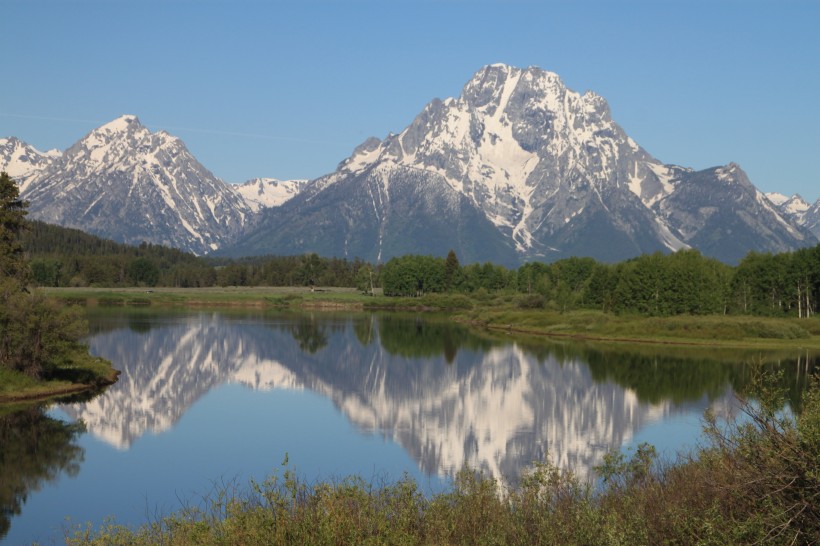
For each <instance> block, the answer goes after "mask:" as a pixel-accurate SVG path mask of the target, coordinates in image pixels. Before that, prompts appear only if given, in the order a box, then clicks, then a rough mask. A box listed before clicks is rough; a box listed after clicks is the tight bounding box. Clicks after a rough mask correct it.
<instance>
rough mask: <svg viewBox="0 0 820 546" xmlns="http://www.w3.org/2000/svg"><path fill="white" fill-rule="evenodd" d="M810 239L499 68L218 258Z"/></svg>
mask: <svg viewBox="0 0 820 546" xmlns="http://www.w3.org/2000/svg"><path fill="white" fill-rule="evenodd" d="M714 196H720V197H719V199H718V201H719V202H720V204H719V206H718V207H717V208H718V209H719V213H717V214H716V213H715V211H712V210H711V209H710V207H712V208H714ZM704 213H708V214H707V216H704V217H703V219H704V220H708V221H706V222H705V223H704V225H702V226H701V225H700V220H699V219H700V218H701V217H702V215H703V214H704ZM442 239H444V240H442ZM814 242H816V239H814V237H813V236H811V235H810V234H808V233H807V232H806V231H805V230H801V229H800V228H799V227H797V226H795V225H793V224H792V223H790V221H788V220H786V219H784V218H782V216H781V215H780V213H779V211H777V209H776V208H775V207H773V206H772V204H771V203H770V202H769V201H768V200H767V199H766V198H765V197H764V196H762V194H760V193H759V192H757V190H756V189H754V187H753V186H752V185H751V183H750V182H749V181H748V179H747V178H746V177H745V175H744V174H743V173H742V171H740V169H739V168H737V167H736V166H733V165H729V166H728V167H723V168H715V169H707V170H704V171H699V172H694V171H692V170H691V169H684V168H681V167H676V166H671V165H664V164H662V163H661V162H660V161H658V160H657V159H655V158H653V157H652V156H650V155H649V154H648V153H647V152H646V151H645V150H644V149H643V148H641V147H640V146H638V145H637V143H635V142H634V141H633V140H632V139H631V138H629V137H628V136H627V135H626V133H625V132H624V131H623V129H621V128H620V127H619V126H618V125H617V124H616V123H615V122H614V121H613V120H612V119H611V116H610V112H609V107H608V105H607V103H606V101H605V100H604V99H603V98H601V97H600V96H598V95H596V94H594V93H592V92H587V93H584V94H579V93H576V92H574V91H571V90H569V89H568V88H567V87H566V86H565V85H564V84H563V82H561V80H560V78H559V77H558V76H557V75H556V74H553V73H550V72H546V71H544V70H541V69H538V68H528V69H526V70H522V69H518V68H513V67H509V66H505V65H492V66H488V67H485V68H483V69H482V70H480V71H479V72H477V73H476V74H475V75H474V76H473V78H472V79H471V80H470V81H469V82H468V83H467V85H466V86H465V87H464V90H463V92H462V94H461V96H460V97H459V98H457V99H452V98H451V99H447V100H444V101H441V100H438V99H436V100H433V101H432V102H431V103H430V104H428V105H427V106H426V107H425V108H424V110H423V111H422V112H421V113H420V114H419V115H418V116H417V117H416V119H415V120H414V121H413V122H412V123H411V124H410V125H409V126H408V127H407V128H405V129H404V130H403V131H402V132H401V133H399V134H397V135H390V136H388V137H387V138H386V139H385V140H383V141H380V140H377V139H369V140H368V141H366V142H365V143H363V144H362V145H361V146H359V147H358V148H357V149H356V150H355V151H354V153H353V155H352V156H351V157H350V158H348V159H346V160H345V161H343V162H342V163H341V164H340V165H339V168H338V169H337V171H336V172H335V173H332V174H330V175H328V176H325V177H322V178H320V179H318V180H315V181H313V182H312V183H310V184H309V185H308V186H307V187H306V189H305V190H304V192H303V193H302V194H301V195H300V196H299V197H298V198H295V199H292V200H291V201H289V202H288V203H286V204H285V205H284V206H282V207H280V208H277V209H273V210H271V211H268V212H266V213H264V214H263V216H262V221H261V222H260V223H259V224H258V225H257V227H256V229H255V230H254V231H253V232H252V233H250V234H249V235H248V236H247V237H246V238H243V239H241V240H240V241H238V243H237V245H236V246H235V247H233V248H231V249H225V250H224V252H225V253H228V254H232V255H245V254H254V253H272V254H283V253H294V252H306V251H317V252H322V253H332V254H334V255H338V256H347V257H353V256H360V257H363V258H366V259H377V260H382V261H383V260H386V259H389V258H390V257H392V256H397V255H400V254H403V253H407V252H412V253H420V254H428V253H433V254H438V255H442V254H443V253H446V250H442V248H445V247H446V248H453V249H454V250H456V253H457V254H458V255H459V256H460V257H462V260H463V261H465V262H471V261H482V260H491V261H496V262H499V263H509V262H510V261H513V262H517V261H521V260H529V259H546V260H555V259H559V258H563V257H567V256H571V255H585V256H592V257H595V258H597V259H600V260H605V261H617V260H622V259H626V258H629V257H633V256H635V255H638V254H641V253H646V252H654V251H657V250H663V251H674V250H678V249H681V248H688V247H691V246H694V247H697V248H701V250H702V251H703V252H704V253H705V254H707V255H710V256H714V257H717V258H720V259H724V260H726V261H736V260H737V259H739V257H740V256H742V255H744V254H745V253H746V252H748V251H749V250H753V249H754V250H762V251H784V250H789V249H791V248H794V247H797V246H802V245H805V244H812V243H814Z"/></svg>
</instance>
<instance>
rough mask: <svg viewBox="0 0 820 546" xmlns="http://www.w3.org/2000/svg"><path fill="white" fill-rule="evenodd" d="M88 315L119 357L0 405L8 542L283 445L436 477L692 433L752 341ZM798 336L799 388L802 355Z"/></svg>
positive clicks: (508, 470) (239, 474)
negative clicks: (115, 372)
mask: <svg viewBox="0 0 820 546" xmlns="http://www.w3.org/2000/svg"><path fill="white" fill-rule="evenodd" d="M90 319H91V329H92V335H91V338H90V340H89V344H90V347H91V351H92V353H94V354H96V355H100V356H103V357H105V358H107V359H109V360H111V361H112V362H113V363H114V365H115V367H116V368H118V369H120V370H122V375H121V376H120V380H119V382H118V383H117V384H115V385H114V386H112V387H110V388H109V389H108V390H107V391H105V392H104V393H103V394H101V395H99V396H97V397H95V398H93V399H91V400H89V401H85V402H75V403H66V404H60V405H56V406H52V407H49V408H45V409H39V408H35V409H30V410H27V411H24V412H21V413H15V414H12V415H6V416H2V417H0V478H2V480H0V501H2V511H0V542H3V543H4V544H25V543H31V542H32V541H35V540H36V541H39V542H40V543H41V544H51V543H61V542H62V538H63V536H64V534H65V532H66V530H71V529H75V528H76V527H77V526H78V525H85V523H86V522H88V521H93V522H94V525H95V526H97V525H99V524H101V523H103V522H104V521H105V519H106V518H107V517H109V516H116V521H117V522H118V523H125V524H130V525H138V524H140V523H144V522H146V521H152V520H156V519H157V518H159V517H161V516H162V515H164V514H168V513H169V512H171V511H174V510H177V509H179V508H180V507H181V506H183V505H197V504H199V503H201V502H202V499H203V497H207V496H208V495H209V493H211V492H212V491H213V490H214V489H219V488H221V487H224V486H231V485H237V486H240V487H244V486H245V485H247V483H248V482H249V480H251V479H257V480H262V479H264V478H265V477H266V476H268V475H270V474H271V473H273V472H277V471H280V472H281V470H282V466H281V463H282V461H283V460H284V459H285V457H286V456H287V457H288V459H289V461H290V462H289V468H290V469H291V470H295V471H296V473H297V474H299V475H300V476H302V477H304V478H305V479H307V480H309V481H315V480H319V479H329V480H333V479H335V478H341V477H344V476H347V475H350V474H357V475H360V476H362V477H364V478H366V479H368V480H372V481H374V482H380V481H383V480H387V481H389V480H393V479H396V478H400V477H401V476H402V475H403V474H404V473H407V474H409V475H410V476H412V477H414V478H415V479H416V480H417V482H418V483H419V484H421V487H422V489H424V490H425V491H428V492H430V493H434V492H437V491H441V490H442V489H444V488H446V487H447V486H448V484H449V482H450V479H451V478H452V476H453V475H454V473H455V472H457V471H458V470H459V469H460V468H461V467H462V466H463V465H464V464H465V463H467V464H469V465H471V466H472V467H475V468H480V469H482V470H484V471H485V472H487V473H489V474H492V475H493V476H495V477H497V478H498V479H499V480H501V481H502V482H503V483H506V484H515V483H516V482H517V481H518V479H519V478H520V476H521V473H522V471H523V470H524V469H526V467H527V466H528V465H529V464H531V463H532V462H533V461H536V460H543V459H544V458H546V457H549V458H550V459H551V460H552V461H553V462H555V463H557V464H559V465H562V466H567V467H571V468H574V469H575V470H576V472H578V473H579V474H581V475H583V476H587V477H591V475H592V468H593V466H595V465H596V464H598V463H600V461H601V458H602V456H603V455H604V454H605V453H607V452H608V451H610V450H613V449H621V450H625V451H629V450H632V449H634V448H635V446H637V445H638V444H639V443H640V442H650V443H652V444H654V445H656V446H657V447H658V448H659V451H661V452H662V453H665V454H666V455H667V456H669V457H673V456H674V454H675V453H676V452H678V451H679V450H682V449H686V448H689V447H692V446H693V445H695V443H696V442H697V440H698V434H699V432H700V426H701V422H700V418H701V416H702V414H703V412H704V410H705V409H706V408H708V407H712V408H714V409H715V410H716V411H717V412H718V413H719V414H728V413H731V411H732V407H733V403H734V392H735V391H737V390H742V389H743V388H744V386H745V385H746V383H747V382H748V376H749V373H750V371H749V366H748V365H747V364H746V363H745V362H748V361H751V360H754V359H758V360H759V355H757V356H755V355H719V354H714V352H712V353H711V354H709V355H706V356H703V355H700V356H699V355H694V356H691V355H690V356H689V357H687V358H685V359H684V358H681V357H680V356H676V355H675V350H674V349H667V350H666V351H665V354H660V353H658V352H657V350H656V349H647V348H643V349H639V350H640V351H642V352H627V351H626V350H625V349H614V350H610V351H605V350H600V349H591V348H589V347H585V346H583V345H577V344H576V345H570V344H554V343H552V344H551V343H548V342H546V341H545V340H517V341H516V340H513V339H511V338H505V337H503V336H502V337H499V336H490V335H487V336H481V335H476V334H473V333H470V332H469V331H467V330H465V329H464V328H461V327H458V326H456V325H453V324H450V323H448V322H446V321H441V320H435V319H434V318H431V317H427V316H424V317H422V316H411V315H366V314H360V315H332V314H325V313H320V314H264V313H257V314H248V313H229V314H224V313H215V312H202V313H190V312H188V313H177V314H172V313H161V314H158V313H156V312H150V311H148V312H145V311H142V312H141V311H126V310H118V311H116V312H111V311H109V312H104V311H99V312H96V313H95V314H94V315H92V316H91V317H90ZM730 356H731V358H730ZM793 356H794V358H792V359H786V360H784V361H783V362H782V365H783V366H784V369H785V370H786V380H787V381H788V382H789V385H790V387H792V389H793V390H794V392H798V391H799V390H800V389H801V388H802V386H803V383H804V380H805V373H806V371H807V370H809V369H810V368H813V366H814V363H813V360H812V359H806V358H804V357H803V356H802V355H801V354H800V351H799V350H797V349H795V352H794V355H793ZM4 482H5V483H4Z"/></svg>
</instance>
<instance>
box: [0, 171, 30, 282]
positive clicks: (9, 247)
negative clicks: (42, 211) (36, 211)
mask: <svg viewBox="0 0 820 546" xmlns="http://www.w3.org/2000/svg"><path fill="white" fill-rule="evenodd" d="M27 205H28V203H26V202H25V201H23V200H22V199H20V191H19V190H18V188H17V184H16V183H15V182H14V180H12V179H11V177H10V176H9V175H8V173H5V172H2V173H0V280H7V279H13V280H15V281H17V282H18V283H20V285H21V286H25V285H26V284H27V283H28V280H29V275H30V273H29V267H28V263H27V262H26V260H25V257H24V255H23V247H22V245H21V244H20V234H21V233H22V231H23V229H25V226H26V223H25V222H26V220H25V218H26V213H27V211H26V206H27Z"/></svg>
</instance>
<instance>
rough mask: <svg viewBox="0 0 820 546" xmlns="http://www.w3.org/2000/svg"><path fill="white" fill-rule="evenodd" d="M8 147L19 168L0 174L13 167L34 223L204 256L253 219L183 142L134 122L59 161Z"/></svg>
mask: <svg viewBox="0 0 820 546" xmlns="http://www.w3.org/2000/svg"><path fill="white" fill-rule="evenodd" d="M7 142H11V143H12V144H11V145H12V146H15V148H14V149H15V150H23V151H25V153H21V152H19V151H18V152H16V153H12V154H10V157H11V158H12V159H13V160H15V161H16V162H10V163H9V167H4V166H3V165H2V164H0V168H11V167H12V166H16V167H17V169H18V172H20V173H21V174H22V175H24V176H23V177H21V178H20V181H21V189H22V191H21V195H22V197H23V198H25V199H27V200H28V201H29V214H30V217H31V218H35V219H39V220H43V221H46V222H49V223H53V224H58V225H62V226H66V227H73V228H78V229H81V230H83V231H86V232H89V233H94V234H96V235H100V236H104V237H107V238H111V239H114V240H116V241H120V242H125V243H131V244H139V243H141V242H143V241H147V242H151V243H157V244H163V245H167V246H172V247H176V248H180V249H183V250H187V251H191V252H194V253H197V254H203V253H206V252H210V251H212V250H214V249H216V248H218V247H220V246H221V245H223V244H225V243H226V242H228V241H231V240H233V239H234V238H235V237H236V236H237V235H238V234H239V233H240V232H241V230H242V228H243V226H244V224H245V222H246V220H247V218H248V217H249V216H250V215H251V214H252V210H251V208H250V207H249V206H248V205H247V204H246V203H245V201H244V200H243V199H242V198H241V197H240V196H239V194H237V193H236V192H235V191H234V190H233V188H232V187H231V186H230V185H228V184H226V183H225V182H223V181H222V180H220V179H219V178H217V177H215V176H214V175H213V174H212V173H211V172H210V171H208V170H207V169H206V168H205V167H203V166H202V165H201V164H200V163H199V162H198V161H197V160H196V158H194V156H193V155H191V153H190V152H189V151H188V149H187V148H186V147H185V144H184V143H183V142H182V141H181V140H180V139H178V138H176V137H174V136H172V135H170V134H168V133H166V132H164V131H158V132H156V133H153V132H151V131H149V130H148V129H147V128H146V127H144V126H143V125H142V124H140V122H139V120H138V119H137V118H136V117H135V116H130V115H126V116H122V117H119V118H117V119H115V120H114V121H111V122H110V123H107V124H105V125H103V126H101V127H99V128H97V129H94V130H93V131H91V132H90V133H89V134H88V135H86V136H85V137H84V138H83V139H81V140H80V141H78V142H77V143H76V144H74V145H73V146H72V147H71V148H69V149H68V150H66V151H65V152H64V153H62V154H60V155H57V154H40V155H36V154H35V153H34V152H32V150H34V149H33V148H31V147H27V146H25V145H23V144H22V143H20V144H17V142H19V141H12V139H8V140H7ZM8 146H9V145H8V144H7V147H8ZM24 157H25V158H27V159H28V161H23V158H24ZM3 159H4V160H5V154H4V156H3ZM27 166H28V171H25V170H24V169H25V168H26V167H27ZM10 174H12V177H14V174H13V173H10Z"/></svg>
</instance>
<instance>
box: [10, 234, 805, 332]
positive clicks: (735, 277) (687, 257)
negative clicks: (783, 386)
mask: <svg viewBox="0 0 820 546" xmlns="http://www.w3.org/2000/svg"><path fill="white" fill-rule="evenodd" d="M22 244H23V247H24V248H25V250H26V252H27V254H28V256H29V258H30V263H31V275H32V278H33V281H34V282H35V283H36V284H37V285H39V286H49V287H51V286H74V287H79V286H95V287H126V286H145V287H152V286H168V287H180V288H187V287H207V286H334V287H355V288H358V289H359V290H360V291H362V292H363V293H372V292H373V291H374V289H381V290H382V291H383V293H384V295H385V296H404V297H408V296H409V297H414V296H422V295H425V294H431V293H462V294H468V295H476V294H478V295H480V294H481V293H485V292H489V293H493V292H498V291H507V292H512V293H517V294H520V295H521V297H520V298H519V300H518V301H519V305H520V306H521V307H522V308H531V309H538V308H549V309H554V310H559V311H568V310H572V309H598V310H601V311H604V312H612V313H638V314H642V315H650V316H672V315H681V314H690V315H708V314H737V315H764V316H795V317H809V316H812V315H813V314H814V313H815V312H816V310H817V302H818V298H819V297H820V246H816V247H812V248H802V249H799V250H796V251H793V252H787V253H780V254H764V253H757V252H751V253H749V254H747V255H746V256H745V257H744V258H743V260H741V262H740V263H739V264H738V265H737V266H729V265H726V264H724V263H722V262H720V261H718V260H716V259H713V258H708V257H705V256H703V255H701V254H700V253H699V252H698V251H697V250H681V251H678V252H675V253H671V254H663V253H660V252H658V253H655V254H647V255H642V256H639V257H636V258H633V259H631V260H627V261H624V262H619V263H615V264H608V263H601V262H598V261H596V260H594V259H592V258H583V257H574V258H568V259H564V260H560V261H556V262H552V263H541V262H530V263H526V264H524V265H522V266H521V267H519V268H517V269H507V268H505V267H503V266H500V265H496V264H492V263H484V264H477V263H475V264H468V265H463V266H462V265H461V264H460V263H459V261H458V257H457V256H456V255H455V253H453V252H452V251H451V252H450V253H449V254H448V256H447V257H434V256H418V255H407V256H401V257H396V258H392V259H391V260H389V261H388V262H387V263H385V264H377V265H372V264H369V263H366V262H364V261H362V260H359V259H354V260H348V259H344V258H324V257H320V256H318V255H316V254H305V255H301V256H263V257H253V258H244V259H239V260H229V259H219V258H208V257H197V256H194V255H192V254H187V253H185V252H182V251H179V250H175V249H170V248H166V247H163V246H159V245H153V244H148V243H143V244H141V245H139V246H129V245H124V244H119V243H114V242H112V241H107V240H103V239H100V238H98V237H95V236H92V235H88V234H86V233H83V232H81V231H78V230H73V229H66V228H61V227H57V226H52V225H48V224H45V223H42V222H36V221H35V222H30V229H29V230H28V231H26V232H25V233H24V234H23V237H22Z"/></svg>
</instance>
